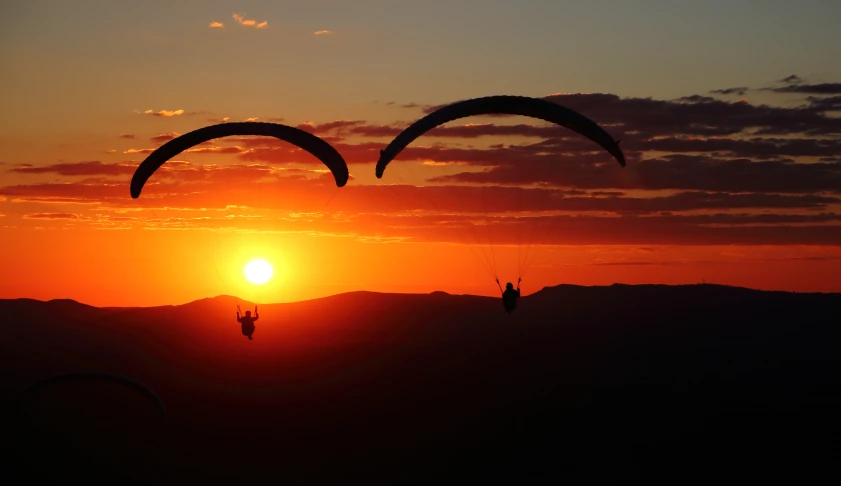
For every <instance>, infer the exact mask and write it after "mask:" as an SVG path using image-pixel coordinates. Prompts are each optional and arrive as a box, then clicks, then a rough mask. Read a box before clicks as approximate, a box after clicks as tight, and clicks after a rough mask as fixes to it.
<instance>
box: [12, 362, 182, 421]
mask: <svg viewBox="0 0 841 486" xmlns="http://www.w3.org/2000/svg"><path fill="white" fill-rule="evenodd" d="M73 381H105V382H110V383H116V384H119V385H123V386H125V387H127V388H130V389H132V390H134V391H136V392H137V393H139V394H140V395H142V396H143V397H144V398H146V400H148V401H149V402H151V403H152V405H154V406H155V407H156V408H157V409H158V412H159V413H160V416H161V420H162V421H163V422H166V416H167V413H166V406H164V402H163V401H162V400H161V398H160V397H159V396H158V395H157V394H155V392H153V391H152V390H151V389H150V388H149V387H147V386H145V385H143V384H142V383H140V382H138V381H135V380H132V379H131V378H127V377H125V376H122V375H115V374H111V373H101V372H96V371H79V372H73V373H64V374H61V375H56V376H53V377H50V378H46V379H43V380H41V381H38V382H37V383H35V384H33V385H31V386H30V387H29V388H27V389H26V390H24V392H23V393H22V394H21V406H23V398H24V397H26V396H28V395H29V394H31V393H33V392H36V391H38V390H40V389H43V388H46V387H49V386H52V385H56V384H59V383H66V382H73Z"/></svg>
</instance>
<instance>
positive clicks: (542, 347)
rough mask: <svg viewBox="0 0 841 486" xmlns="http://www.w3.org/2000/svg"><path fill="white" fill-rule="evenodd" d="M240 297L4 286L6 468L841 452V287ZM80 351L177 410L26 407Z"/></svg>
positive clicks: (107, 473)
mask: <svg viewBox="0 0 841 486" xmlns="http://www.w3.org/2000/svg"><path fill="white" fill-rule="evenodd" d="M237 304H240V305H241V306H242V308H243V310H245V309H246V308H253V304H252V303H249V302H246V301H242V300H240V299H238V298H236V297H232V296H219V297H214V298H208V299H201V300H197V301H194V302H190V303H186V304H182V305H172V306H159V307H135V308H120V307H108V308H96V307H91V306H87V305H84V304H81V303H78V302H74V301H71V300H51V301H48V302H41V301H36V300H31V299H13V300H0V315H2V316H3V319H2V328H0V329H2V332H3V336H2V339H0V383H2V397H0V398H2V399H3V401H4V404H5V405H4V407H5V412H6V413H5V414H4V416H5V417H6V418H7V425H8V426H9V427H10V428H9V429H7V430H10V431H12V432H11V433H9V434H3V437H4V438H3V439H0V440H2V441H3V447H4V448H5V452H4V453H3V457H4V461H5V463H4V465H3V466H4V468H3V471H4V474H9V475H13V474H14V475H18V476H19V477H23V478H24V479H27V478H28V479H29V480H31V481H36V480H44V479H49V478H61V479H62V480H64V481H66V480H68V479H80V478H81V479H91V478H98V479H104V480H109V481H111V482H112V483H115V482H116V483H131V482H132V481H133V480H137V481H139V482H142V481H163V482H176V481H178V482H190V483H197V482H220V481H233V482H237V483H239V482H244V481H257V480H266V481H270V482H273V483H291V484H299V483H305V484H312V483H313V482H316V483H317V482H323V481H327V482H338V481H343V482H352V481H353V482H356V481H363V480H364V481H365V482H366V483H383V484H406V483H415V484H417V483H420V484H430V483H439V482H442V480H444V482H451V481H459V480H461V481H480V480H481V481H488V480H507V481H509V482H515V481H516V482H517V483H521V484H534V483H536V482H542V481H544V480H551V481H552V482H554V483H558V482H560V481H563V480H574V481H579V482H580V480H581V479H585V480H587V481H588V482H596V483H602V482H605V481H608V482H616V481H626V480H631V479H635V480H640V479H668V480H669V481H670V482H674V483H684V482H686V480H693V479H699V478H705V479H713V478H714V479H722V478H727V479H733V480H738V479H741V480H751V481H757V480H760V479H769V478H774V479H781V478H785V477H786V475H787V474H788V475H790V477H791V478H798V480H799V481H800V482H802V481H803V480H804V478H806V477H810V475H811V477H823V476H824V474H827V473H828V472H834V471H836V470H837V469H838V465H839V464H841V461H839V460H838V459H839V457H841V453H840V452H841V449H839V445H838V444H841V441H839V439H841V419H839V418H838V416H839V410H841V408H839V406H841V363H839V360H841V354H840V353H839V346H841V325H839V323H840V322H841V319H839V318H838V316H839V315H841V314H840V313H839V310H841V294H818V293H789V292H764V291H757V290H751V289H745V288H737V287H727V286H721V285H709V284H703V285H680V286H667V285H618V284H617V285H612V286H604V287H581V286H575V285H559V286H556V287H547V288H544V289H542V290H540V291H537V292H535V293H533V294H531V295H526V296H524V297H523V298H522V299H521V300H520V302H519V304H518V308H517V310H516V311H515V312H514V313H512V314H510V315H509V314H506V313H505V312H504V310H503V308H502V303H501V300H500V299H498V298H490V297H478V296H471V295H451V294H447V293H445V292H433V293H430V294H387V293H376V292H351V293H346V294H340V295H334V296H331V297H325V298H321V299H313V300H308V301H303V302H295V303H288V304H261V305H260V320H259V321H257V329H256V332H255V333H254V340H253V341H249V340H247V339H246V338H245V337H244V336H242V335H241V333H240V330H239V325H238V323H237V322H236V320H235V314H236V305H237ZM77 370H95V371H102V372H108V373H118V374H122V375H125V376H128V377H131V378H132V379H135V380H138V381H141V382H143V383H144V384H145V385H147V386H149V387H151V388H152V389H154V390H155V392H156V393H157V394H158V395H159V396H160V397H161V399H162V400H163V401H164V402H165V403H166V407H167V410H168V413H169V419H168V424H167V426H166V427H162V426H161V425H160V424H158V423H157V422H155V414H156V410H155V409H154V407H153V406H151V405H150V404H148V403H145V402H144V401H143V400H142V398H138V397H136V396H133V395H131V394H130V393H125V394H121V393H122V392H119V391H118V389H117V388H113V389H107V388H106V387H104V386H103V387H99V388H97V386H96V385H89V386H87V388H85V389H84V390H83V389H81V388H78V389H77V388H73V387H72V386H70V385H68V387H67V388H66V389H64V391H62V390H58V389H56V390H54V391H52V392H50V393H51V394H50V395H49V396H48V395H47V394H46V392H45V394H44V395H43V396H42V397H41V398H40V399H39V400H34V401H32V402H31V403H29V402H27V403H26V404H24V407H23V409H22V410H23V411H24V413H23V415H19V412H18V408H17V407H18V402H17V397H18V394H19V393H20V392H21V391H22V390H23V389H25V388H26V387H27V386H28V385H30V384H31V383H33V382H35V381H37V380H40V379H42V378H45V377H48V376H51V375H55V374H59V373H64V372H68V371H77ZM21 417H23V418H21ZM74 417H75V418H74ZM85 431H88V432H89V433H85ZM117 431H120V432H119V433H118V432H117ZM161 478H163V479H161ZM9 484H13V483H9ZM14 484H18V483H14Z"/></svg>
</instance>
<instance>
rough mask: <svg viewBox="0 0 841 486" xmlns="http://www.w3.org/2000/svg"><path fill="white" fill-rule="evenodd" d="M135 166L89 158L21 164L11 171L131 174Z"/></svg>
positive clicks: (74, 174) (28, 172)
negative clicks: (86, 159) (77, 160)
mask: <svg viewBox="0 0 841 486" xmlns="http://www.w3.org/2000/svg"><path fill="white" fill-rule="evenodd" d="M136 168H137V164H135V163H129V162H122V163H116V164H113V163H112V164H105V163H102V162H100V161H98V160H90V161H82V162H65V163H61V164H52V165H43V166H33V165H31V164H21V165H18V166H16V167H14V168H12V169H11V171H12V172H17V173H21V174H59V175H63V176H93V175H106V176H119V175H127V174H133V173H134V171H135V169H136Z"/></svg>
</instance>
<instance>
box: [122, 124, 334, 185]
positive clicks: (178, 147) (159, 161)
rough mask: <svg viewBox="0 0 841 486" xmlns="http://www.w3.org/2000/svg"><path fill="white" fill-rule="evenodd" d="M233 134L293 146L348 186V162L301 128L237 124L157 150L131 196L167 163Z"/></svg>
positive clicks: (142, 166) (205, 131) (198, 132)
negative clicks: (308, 154) (200, 146)
mask: <svg viewBox="0 0 841 486" xmlns="http://www.w3.org/2000/svg"><path fill="white" fill-rule="evenodd" d="M232 135H262V136H268V137H274V138H277V139H280V140H283V141H284V142H289V143H291V144H294V145H296V146H298V147H300V148H302V149H304V150H306V151H307V152H309V153H311V154H312V155H314V156H316V157H317V158H318V159H319V160H321V161H322V162H324V165H326V166H327V168H328V169H330V172H332V173H333V177H334V178H335V179H336V185H337V186H339V187H342V186H344V185H345V184H347V181H348V168H347V163H346V162H345V159H343V158H342V156H341V154H339V152H337V151H336V149H335V148H333V146H332V145H330V144H329V143H327V142H326V141H324V140H323V139H321V138H319V137H317V136H315V135H313V134H311V133H308V132H305V131H303V130H301V129H298V128H295V127H290V126H287V125H281V124H279V123H263V122H234V123H221V124H219V125H210V126H207V127H204V128H199V129H198V130H193V131H192V132H189V133H185V134H184V135H181V136H180V137H178V138H175V139H173V140H170V141H169V142H167V143H165V144H163V145H161V146H160V147H158V149H157V150H155V151H154V152H152V153H151V154H149V156H148V157H146V160H144V161H143V163H141V164H140V166H138V167H137V170H135V172H134V176H132V178H131V197H132V198H135V199H136V198H138V197H140V191H141V190H142V189H143V185H144V184H146V181H147V180H148V179H149V177H151V176H152V174H153V173H154V172H155V171H156V170H158V168H159V167H160V166H162V165H163V164H164V163H165V162H166V161H167V160H169V159H171V158H172V157H175V156H176V155H178V154H180V153H181V152H183V151H185V150H187V149H189V148H191V147H194V146H196V145H198V144H200V143H203V142H207V141H208V140H213V139H216V138H222V137H229V136H232Z"/></svg>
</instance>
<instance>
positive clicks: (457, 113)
mask: <svg viewBox="0 0 841 486" xmlns="http://www.w3.org/2000/svg"><path fill="white" fill-rule="evenodd" d="M491 114H508V115H522V116H528V117H532V118H539V119H541V120H545V121H548V122H551V123H556V124H558V125H561V126H564V127H566V128H569V129H570V130H572V131H574V132H576V133H579V134H581V135H583V136H585V137H587V138H589V139H590V140H592V141H594V142H596V143H597V144H599V145H600V146H601V147H602V148H604V149H605V150H607V151H608V153H610V154H611V155H612V156H613V157H614V158H615V159H616V161H617V162H619V165H621V166H622V167H625V155H624V154H623V153H622V150H621V149H620V148H619V141H618V140H614V139H613V137H611V136H610V134H608V133H607V132H606V131H605V130H604V129H603V128H602V127H600V126H599V125H598V124H597V123H596V122H594V121H592V120H590V119H589V118H587V117H585V116H584V115H582V114H580V113H578V112H577V111H574V110H571V109H569V108H566V107H564V106H561V105H559V104H557V103H552V102H551V101H546V100H544V99H541V98H529V97H525V96H487V97H484V98H474V99H470V100H465V101H459V102H457V103H453V104H451V105H447V106H444V107H442V108H439V109H438V110H435V111H433V112H432V113H430V114H428V115H426V116H425V117H423V118H421V119H420V120H418V121H416V122H415V123H413V124H412V125H410V126H409V127H408V128H406V129H405V130H403V131H402V132H401V133H400V134H399V135H397V137H395V138H394V140H392V141H391V143H390V144H388V146H387V147H386V148H385V149H383V150H380V159H379V160H378V161H377V168H376V174H377V178H382V176H383V172H384V171H385V168H386V166H387V165H388V164H389V163H390V162H391V161H392V160H393V159H394V158H395V157H397V155H398V154H399V153H400V152H401V151H402V150H403V149H404V148H406V147H407V146H408V145H409V144H410V143H412V142H413V141H414V140H415V139H416V138H418V137H420V136H421V135H423V134H424V133H426V132H427V131H429V130H431V129H433V128H435V127H437V126H439V125H442V124H444V123H447V122H450V121H453V120H457V119H459V118H465V117H469V116H476V115H491Z"/></svg>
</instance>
